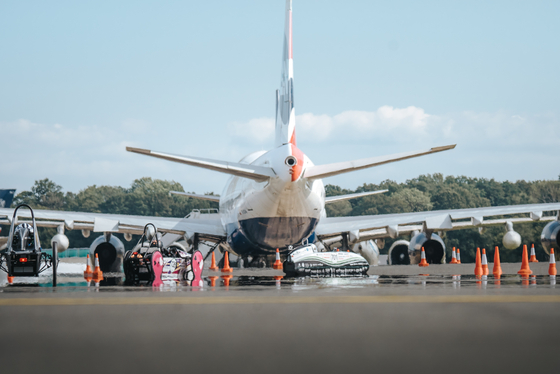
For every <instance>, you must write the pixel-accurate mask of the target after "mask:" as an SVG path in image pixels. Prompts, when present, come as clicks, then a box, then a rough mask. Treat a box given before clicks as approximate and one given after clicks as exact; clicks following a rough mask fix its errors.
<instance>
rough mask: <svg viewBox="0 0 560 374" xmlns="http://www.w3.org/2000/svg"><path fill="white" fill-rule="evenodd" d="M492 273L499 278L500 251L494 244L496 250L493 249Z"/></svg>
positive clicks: (500, 272) (500, 269)
mask: <svg viewBox="0 0 560 374" xmlns="http://www.w3.org/2000/svg"><path fill="white" fill-rule="evenodd" d="M492 274H494V278H498V279H500V277H501V276H502V266H501V265H500V251H499V250H498V247H497V246H496V250H495V251H494V269H493V270H492Z"/></svg>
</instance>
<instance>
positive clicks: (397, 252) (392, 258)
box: [387, 240, 410, 265]
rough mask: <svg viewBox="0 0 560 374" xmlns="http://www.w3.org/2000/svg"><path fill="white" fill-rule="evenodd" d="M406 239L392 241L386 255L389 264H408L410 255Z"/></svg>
mask: <svg viewBox="0 0 560 374" xmlns="http://www.w3.org/2000/svg"><path fill="white" fill-rule="evenodd" d="M409 244H410V243H409V242H408V241H406V240H397V241H395V242H394V243H393V245H392V246H391V248H389V252H388V255H387V264H389V265H409V264H410V257H409V256H408V245H409Z"/></svg>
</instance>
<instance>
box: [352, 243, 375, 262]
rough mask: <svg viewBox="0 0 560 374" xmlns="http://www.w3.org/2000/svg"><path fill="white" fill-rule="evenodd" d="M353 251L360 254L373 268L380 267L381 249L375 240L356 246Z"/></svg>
mask: <svg viewBox="0 0 560 374" xmlns="http://www.w3.org/2000/svg"><path fill="white" fill-rule="evenodd" d="M352 251H354V252H355V253H359V254H360V255H361V256H362V257H363V258H365V259H366V260H367V262H368V263H369V264H370V265H371V266H377V265H379V248H378V247H377V244H375V242H374V241H373V240H367V241H364V242H359V243H356V244H354V245H353V246H352Z"/></svg>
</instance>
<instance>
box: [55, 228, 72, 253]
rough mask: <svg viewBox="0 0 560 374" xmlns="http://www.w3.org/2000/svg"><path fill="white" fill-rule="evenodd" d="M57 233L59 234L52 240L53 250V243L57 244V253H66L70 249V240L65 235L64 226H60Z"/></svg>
mask: <svg viewBox="0 0 560 374" xmlns="http://www.w3.org/2000/svg"><path fill="white" fill-rule="evenodd" d="M56 231H57V234H56V235H55V236H53V237H52V239H51V248H54V246H53V243H55V242H56V244H57V247H56V248H57V251H58V252H64V251H65V250H67V249H68V246H70V240H68V237H67V236H66V235H64V226H58V228H57V229H56Z"/></svg>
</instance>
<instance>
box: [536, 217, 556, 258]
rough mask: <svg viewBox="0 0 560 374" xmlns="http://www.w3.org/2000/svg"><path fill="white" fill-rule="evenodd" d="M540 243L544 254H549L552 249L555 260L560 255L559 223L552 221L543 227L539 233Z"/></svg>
mask: <svg viewBox="0 0 560 374" xmlns="http://www.w3.org/2000/svg"><path fill="white" fill-rule="evenodd" d="M541 243H542V246H543V248H544V250H545V252H546V253H548V254H550V249H551V248H553V249H554V254H555V255H556V258H559V254H560V222H558V221H552V222H550V223H549V224H548V225H546V226H545V227H544V229H543V230H542V233H541Z"/></svg>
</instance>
